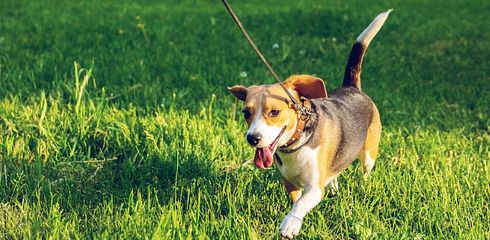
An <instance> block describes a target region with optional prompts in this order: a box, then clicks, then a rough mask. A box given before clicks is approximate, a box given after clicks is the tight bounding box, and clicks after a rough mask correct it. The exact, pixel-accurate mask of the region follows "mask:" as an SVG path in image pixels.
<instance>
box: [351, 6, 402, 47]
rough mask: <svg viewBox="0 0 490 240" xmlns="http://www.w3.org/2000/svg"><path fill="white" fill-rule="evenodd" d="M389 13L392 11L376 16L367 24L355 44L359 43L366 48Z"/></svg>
mask: <svg viewBox="0 0 490 240" xmlns="http://www.w3.org/2000/svg"><path fill="white" fill-rule="evenodd" d="M391 11H393V9H390V10H388V11H386V12H384V13H381V14H379V15H378V16H376V18H375V19H374V20H373V21H372V22H371V23H370V24H369V26H368V27H367V28H366V29H364V31H362V33H361V35H359V37H357V40H356V42H358V43H361V44H362V45H364V46H365V47H367V46H368V45H369V43H370V42H371V40H373V38H374V36H375V35H376V34H377V33H378V31H379V30H380V29H381V27H382V26H383V24H384V23H385V21H386V19H387V18H388V15H389V14H390V12H391Z"/></svg>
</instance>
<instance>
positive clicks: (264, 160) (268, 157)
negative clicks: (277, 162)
mask: <svg viewBox="0 0 490 240" xmlns="http://www.w3.org/2000/svg"><path fill="white" fill-rule="evenodd" d="M285 130H286V127H285V126H284V127H283V128H282V130H281V131H280V132H279V135H277V137H276V139H274V141H273V142H272V143H271V144H269V146H267V147H263V148H257V149H256V150H255V157H254V164H255V166H257V167H258V168H268V167H270V166H271V165H272V155H273V154H274V152H275V151H276V147H277V143H278V142H279V139H281V137H282V134H284V131H285Z"/></svg>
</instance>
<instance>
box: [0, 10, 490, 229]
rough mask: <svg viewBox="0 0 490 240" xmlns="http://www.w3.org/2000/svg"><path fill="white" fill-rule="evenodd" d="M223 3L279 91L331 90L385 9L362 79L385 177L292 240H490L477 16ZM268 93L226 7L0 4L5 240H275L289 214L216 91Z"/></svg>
mask: <svg viewBox="0 0 490 240" xmlns="http://www.w3.org/2000/svg"><path fill="white" fill-rule="evenodd" d="M230 3H231V4H232V5H233V7H234V9H235V11H236V12H237V14H238V15H239V16H240V17H241V18H242V21H243V22H244V24H245V26H246V27H247V28H248V30H249V32H250V34H251V35H252V36H253V38H254V39H255V41H256V43H257V45H258V46H259V47H260V48H261V49H262V51H263V53H264V55H265V56H266V57H267V58H268V59H269V61H270V62H271V64H272V65H273V66H274V67H275V69H276V71H277V72H278V74H279V75H280V76H281V77H283V78H285V77H286V76H288V75H290V74H294V73H309V74H315V75H317V76H319V77H321V78H322V79H324V80H325V81H326V85H327V89H329V90H331V89H334V88H336V87H337V86H340V84H341V80H342V77H343V71H344V67H345V63H346V61H347V57H348V54H349V51H350V47H351V46H352V43H353V41H354V39H355V38H356V37H357V35H358V34H359V33H360V32H361V31H362V30H363V29H364V27H366V26H367V24H368V23H369V22H370V21H371V19H372V18H373V17H374V16H376V14H378V13H380V12H382V11H385V10H387V9H389V8H394V11H393V12H392V14H391V16H390V18H389V19H388V21H387V22H386V24H385V26H384V27H383V29H381V31H380V33H379V34H378V36H377V37H376V38H375V39H374V40H373V42H372V44H371V46H370V48H369V50H368V51H367V54H366V58H365V61H364V69H363V73H362V81H363V91H365V92H366V93H367V94H368V95H370V96H371V98H372V99H373V100H374V102H375V103H376V104H377V106H378V108H379V110H380V113H381V119H382V122H383V135H382V140H381V146H380V156H379V160H378V162H377V164H376V167H375V169H374V171H373V173H372V174H371V177H370V178H369V179H368V180H367V181H364V180H362V171H361V167H360V165H359V164H358V163H357V162H356V163H355V164H353V165H352V166H350V167H349V168H348V169H347V170H346V171H345V172H344V173H343V174H342V175H341V177H340V178H339V184H340V192H339V194H338V195H337V196H336V197H333V198H328V197H325V198H324V199H323V201H322V202H321V203H320V205H319V206H318V207H316V208H315V209H314V210H313V211H312V212H310V214H308V215H307V217H306V218H305V221H304V224H303V228H302V232H301V234H300V235H299V238H300V239H348V238H353V239H369V238H382V239H405V238H407V239H485V238H487V239H488V238H490V206H489V202H490V163H489V159H490V144H489V142H490V133H489V132H490V116H489V113H490V98H489V96H490V66H489V60H490V31H488V22H490V14H488V12H489V9H490V4H489V3H488V1H483V0H476V1H462V0H447V1H435V0H434V1H423V0H414V1H403V0H385V1H381V0H375V1H362V0H355V1H333V0H327V1H314V0H307V1H294V0H288V1H284V0H282V1H279V0H273V1H259V0H250V1H237V0H233V1H230ZM273 82H274V80H273V78H272V77H271V76H270V75H269V73H268V72H267V70H266V69H265V67H264V66H263V65H262V64H261V62H260V61H259V59H258V58H257V57H256V55H255V53H254V52H253V50H252V49H251V47H250V46H249V45H248V43H247V42H246V41H245V39H244V38H243V36H242V35H241V33H240V32H239V30H238V29H237V28H236V26H235V25H234V22H233V21H232V19H231V18H230V16H229V15H228V13H227V12H226V10H225V9H224V8H223V6H222V5H221V3H220V1H198V0H194V1H192V0H186V1H177V0H161V1H156V0H153V1H127V0H124V1H95V0H87V1H67V0H63V1H58V0H56V1H55V0H43V1H28V0H21V1H17V0H2V1H0V239H24V238H34V239H68V238H72V239H94V238H95V239H148V238H153V239H195V238H197V239H271V238H277V237H278V227H279V224H280V222H281V220H282V218H283V217H284V216H285V215H286V214H287V212H288V211H289V208H290V207H291V203H290V201H289V199H288V197H287V196H286V194H285V192H284V189H283V186H282V183H281V180H280V174H279V173H278V172H277V171H276V170H274V169H270V170H265V171H262V170H258V169H256V168H255V167H254V166H253V164H252V163H251V162H249V161H248V160H249V159H251V158H252V157H253V151H254V150H253V149H252V148H251V147H249V146H248V145H247V144H246V141H245V137H244V135H245V130H246V127H245V123H244V121H243V119H242V117H241V113H240V111H237V112H234V108H235V107H234V104H235V100H234V98H233V96H232V95H231V94H229V93H228V92H227V90H226V87H227V86H231V85H235V84H243V85H251V84H266V83H267V84H269V83H273ZM240 107H241V104H240V103H238V105H237V108H238V110H240Z"/></svg>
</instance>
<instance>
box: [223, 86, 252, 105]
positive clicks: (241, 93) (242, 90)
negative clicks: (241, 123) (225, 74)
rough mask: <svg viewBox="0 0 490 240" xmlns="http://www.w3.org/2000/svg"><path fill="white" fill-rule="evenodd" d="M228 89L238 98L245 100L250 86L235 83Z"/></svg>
mask: <svg viewBox="0 0 490 240" xmlns="http://www.w3.org/2000/svg"><path fill="white" fill-rule="evenodd" d="M228 91H230V92H231V93H233V95H235V97H237V98H238V99H240V100H242V101H245V99H247V93H248V88H246V87H244V86H241V85H235V86H233V87H228Z"/></svg>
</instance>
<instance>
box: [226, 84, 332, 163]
mask: <svg viewBox="0 0 490 240" xmlns="http://www.w3.org/2000/svg"><path fill="white" fill-rule="evenodd" d="M284 85H285V86H286V88H287V89H289V91H290V92H291V94H292V95H293V96H294V97H295V98H296V99H298V100H299V99H300V97H305V98H308V99H315V98H325V97H327V92H326V90H325V84H324V82H323V80H321V79H319V78H316V77H313V76H309V75H293V76H291V77H289V78H288V79H287V80H286V81H284ZM228 90H229V91H230V92H231V93H233V95H235V96H236V97H237V98H238V99H240V100H242V101H244V102H245V104H244V107H243V111H242V112H243V117H244V118H245V121H246V122H247V125H248V131H247V141H248V142H249V143H250V145H251V146H253V147H256V151H255V157H254V164H255V165H256V166H257V167H259V168H265V167H270V166H271V165H272V155H273V154H274V152H275V151H276V149H277V147H278V146H282V145H285V144H286V143H287V142H288V140H289V139H290V138H291V137H292V136H293V133H294V131H295V129H296V124H297V122H298V117H299V115H298V114H299V112H298V111H297V110H296V109H295V107H294V105H293V103H292V102H291V100H290V99H289V97H288V95H287V94H286V93H285V92H284V90H283V89H282V88H281V86H280V85H279V84H273V85H261V86H250V87H244V86H238V85H237V86H233V87H230V88H228Z"/></svg>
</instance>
